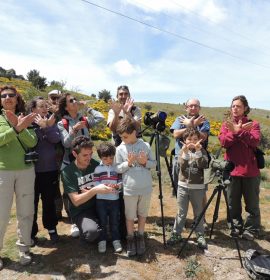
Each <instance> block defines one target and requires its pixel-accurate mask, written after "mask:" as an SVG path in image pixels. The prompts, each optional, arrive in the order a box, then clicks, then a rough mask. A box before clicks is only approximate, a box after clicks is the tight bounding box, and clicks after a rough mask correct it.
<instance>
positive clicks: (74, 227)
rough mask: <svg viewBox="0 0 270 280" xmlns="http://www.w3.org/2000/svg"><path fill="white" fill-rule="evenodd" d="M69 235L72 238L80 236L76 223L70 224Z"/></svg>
mask: <svg viewBox="0 0 270 280" xmlns="http://www.w3.org/2000/svg"><path fill="white" fill-rule="evenodd" d="M70 235H71V236H72V237H74V238H76V237H79V236H80V230H79V229H78V227H77V225H76V224H72V225H71V228H70Z"/></svg>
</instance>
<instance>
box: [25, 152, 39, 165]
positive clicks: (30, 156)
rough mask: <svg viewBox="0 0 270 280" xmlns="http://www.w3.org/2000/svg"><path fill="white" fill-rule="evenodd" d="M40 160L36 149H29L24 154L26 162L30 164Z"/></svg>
mask: <svg viewBox="0 0 270 280" xmlns="http://www.w3.org/2000/svg"><path fill="white" fill-rule="evenodd" d="M37 161H38V153H37V152H36V151H28V152H26V153H25V154H24V162H25V163H27V164H29V163H32V162H37Z"/></svg>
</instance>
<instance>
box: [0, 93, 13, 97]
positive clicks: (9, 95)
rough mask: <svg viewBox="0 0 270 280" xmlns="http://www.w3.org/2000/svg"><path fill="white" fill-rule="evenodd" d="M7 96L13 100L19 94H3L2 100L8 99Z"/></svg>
mask: <svg viewBox="0 0 270 280" xmlns="http://www.w3.org/2000/svg"><path fill="white" fill-rule="evenodd" d="M7 96H8V97H9V98H12V97H15V96H17V94H16V93H3V94H1V98H7Z"/></svg>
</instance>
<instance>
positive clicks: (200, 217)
mask: <svg viewBox="0 0 270 280" xmlns="http://www.w3.org/2000/svg"><path fill="white" fill-rule="evenodd" d="M216 193H217V189H214V190H213V193H212V195H211V197H210V198H209V200H208V201H207V204H206V205H205V207H204V208H203V210H202V212H201V214H200V215H199V216H198V217H197V219H196V220H195V223H194V225H193V226H192V229H191V232H190V233H189V235H188V237H187V239H185V241H184V243H183V245H182V246H181V248H180V250H179V252H178V255H177V257H178V258H179V257H180V255H181V253H182V252H183V250H184V248H185V247H186V245H187V243H188V241H189V239H190V237H191V235H192V233H193V232H194V230H195V229H196V228H197V226H198V224H199V223H200V221H201V219H202V218H203V217H204V214H205V212H206V210H207V208H208V206H209V205H210V203H211V201H212V200H213V198H214V196H215V195H216Z"/></svg>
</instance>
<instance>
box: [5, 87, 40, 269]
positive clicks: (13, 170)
mask: <svg viewBox="0 0 270 280" xmlns="http://www.w3.org/2000/svg"><path fill="white" fill-rule="evenodd" d="M0 94H1V99H0V110H1V111H0V250H1V249H2V247H3V239H4V234H5V231H6V228H7V224H8V221H9V218H10V217H9V215H10V210H11V206H12V201H13V196H14V193H15V198H16V211H17V221H18V241H17V242H16V244H17V246H18V249H19V255H20V263H21V264H22V265H27V264H29V263H31V260H32V257H31V255H30V250H29V249H30V245H31V229H32V223H33V215H34V180H35V171H34V166H33V164H32V163H25V161H24V156H25V150H26V149H28V148H32V147H34V146H35V145H36V144H37V137H36V134H35V132H34V130H33V129H30V128H28V127H29V126H30V125H31V123H32V122H33V121H34V118H35V115H36V114H35V113H31V114H29V115H23V114H24V113H25V103H24V101H23V99H22V97H21V95H20V94H19V93H18V92H17V90H16V88H15V87H13V86H9V85H8V86H3V87H1V88H0ZM1 268H3V261H2V259H1V257H0V270H1Z"/></svg>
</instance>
